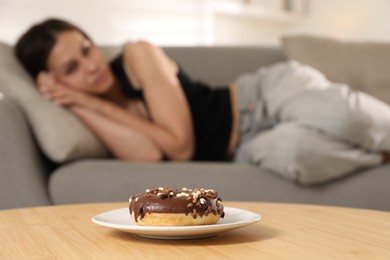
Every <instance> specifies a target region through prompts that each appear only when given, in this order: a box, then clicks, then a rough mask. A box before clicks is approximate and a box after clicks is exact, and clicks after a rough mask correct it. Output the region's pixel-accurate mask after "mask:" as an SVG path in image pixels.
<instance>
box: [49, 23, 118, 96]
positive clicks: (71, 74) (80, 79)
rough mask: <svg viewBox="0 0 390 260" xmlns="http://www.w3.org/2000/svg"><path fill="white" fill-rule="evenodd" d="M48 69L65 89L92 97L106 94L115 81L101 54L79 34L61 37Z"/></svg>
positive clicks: (70, 33)
mask: <svg viewBox="0 0 390 260" xmlns="http://www.w3.org/2000/svg"><path fill="white" fill-rule="evenodd" d="M47 66H48V70H49V72H51V73H52V75H53V76H54V78H55V79H56V80H57V81H58V82H59V83H60V84H63V85H64V86H67V87H69V88H72V89H75V90H80V91H83V92H88V93H92V94H97V95H99V94H105V93H107V92H108V91H109V89H110V88H111V86H112V85H113V82H114V78H113V75H112V73H111V70H110V69H109V66H108V64H107V62H106V61H105V59H104V57H103V56H102V53H101V52H100V50H99V49H98V48H97V47H96V46H95V45H94V44H93V43H92V42H91V41H90V40H88V39H87V38H85V36H84V35H83V34H81V33H80V32H79V31H65V32H62V33H60V34H59V35H58V37H57V41H56V43H55V45H54V47H53V49H52V50H51V51H50V54H49V57H48V60H47Z"/></svg>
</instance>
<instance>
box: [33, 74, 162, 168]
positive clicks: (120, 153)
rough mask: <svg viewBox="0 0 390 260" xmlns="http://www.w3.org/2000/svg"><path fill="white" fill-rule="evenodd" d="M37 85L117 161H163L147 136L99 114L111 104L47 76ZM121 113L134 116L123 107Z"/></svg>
mask: <svg viewBox="0 0 390 260" xmlns="http://www.w3.org/2000/svg"><path fill="white" fill-rule="evenodd" d="M37 83H38V86H39V90H40V92H41V93H42V95H43V96H44V97H46V98H47V99H49V100H51V101H52V102H54V103H56V104H58V105H61V106H66V107H67V108H68V109H69V110H71V111H72V112H73V113H74V114H75V115H76V116H78V117H79V118H80V119H81V120H82V121H83V122H84V123H85V124H86V125H87V126H88V127H89V128H90V129H91V130H92V131H93V132H94V133H95V134H96V135H97V136H98V137H99V138H100V140H101V141H102V142H103V143H104V144H105V145H106V146H107V147H108V148H109V150H110V151H111V152H112V153H113V155H115V156H116V157H117V158H119V159H124V160H132V161H133V160H134V161H158V160H161V159H162V157H163V154H162V152H161V151H160V149H159V148H158V147H157V146H156V145H155V144H154V143H153V142H152V141H151V140H150V138H148V137H147V136H146V135H144V134H142V133H141V132H139V131H136V130H134V129H132V128H131V127H129V126H125V125H124V124H123V123H119V122H117V121H116V120H113V119H112V118H110V116H106V115H103V114H102V113H99V112H98V111H99V110H100V111H101V109H99V108H100V106H102V107H105V106H107V104H110V103H111V102H110V101H107V100H102V99H101V98H99V97H96V96H92V95H89V94H86V93H83V92H80V91H76V90H73V89H70V88H67V87H65V86H62V85H61V84H59V83H58V82H55V80H54V79H53V78H52V77H51V76H50V75H48V74H47V73H44V72H42V73H40V75H39V76H38V80H37ZM112 106H114V107H115V106H116V105H115V104H112ZM117 110H120V111H121V113H127V114H130V113H131V112H130V111H127V110H124V109H122V108H119V107H118V108H117Z"/></svg>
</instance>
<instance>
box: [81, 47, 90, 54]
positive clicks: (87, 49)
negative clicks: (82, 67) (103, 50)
mask: <svg viewBox="0 0 390 260" xmlns="http://www.w3.org/2000/svg"><path fill="white" fill-rule="evenodd" d="M90 52H91V46H84V47H83V48H82V49H81V53H82V54H83V56H84V57H87V56H88V54H89V53H90Z"/></svg>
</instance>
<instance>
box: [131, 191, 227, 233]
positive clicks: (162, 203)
mask: <svg viewBox="0 0 390 260" xmlns="http://www.w3.org/2000/svg"><path fill="white" fill-rule="evenodd" d="M129 210H130V215H131V218H132V219H133V220H134V221H135V222H136V223H137V224H139V225H151V226H157V225H159V226H160V225H161V226H169V225H170V226H172V225H174V226H187V225H207V224H214V223H216V222H217V221H218V220H219V218H221V217H222V218H223V217H224V215H225V213H224V211H223V204H222V200H221V199H220V198H219V197H218V192H216V191H214V190H211V189H203V188H202V189H193V190H192V189H187V188H183V189H181V190H180V189H170V188H161V187H160V188H155V189H147V190H146V191H145V192H144V193H139V194H137V195H132V196H131V197H130V199H129Z"/></svg>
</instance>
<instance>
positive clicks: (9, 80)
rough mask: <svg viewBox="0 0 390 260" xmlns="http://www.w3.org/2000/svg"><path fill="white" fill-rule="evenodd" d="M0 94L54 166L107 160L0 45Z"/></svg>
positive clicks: (72, 118) (102, 150)
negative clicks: (10, 102)
mask: <svg viewBox="0 0 390 260" xmlns="http://www.w3.org/2000/svg"><path fill="white" fill-rule="evenodd" d="M0 57H1V59H0V92H3V93H4V95H6V96H9V97H11V98H13V99H15V100H16V101H17V102H18V103H19V105H20V106H21V107H22V109H23V111H24V113H25V114H26V117H27V119H28V121H29V124H30V126H31V127H32V129H33V131H34V134H35V137H36V138H37V141H38V143H39V145H40V147H41V149H42V150H43V152H44V153H45V155H46V156H47V157H48V158H50V159H51V160H52V161H55V162H65V161H69V160H74V159H78V158H86V157H102V156H107V154H108V153H107V151H106V149H105V147H104V146H103V145H102V143H101V142H100V141H99V140H98V139H97V138H96V137H95V136H94V134H93V133H92V132H91V131H90V130H89V129H88V128H87V127H86V126H85V125H84V124H83V123H82V122H80V121H79V120H78V119H77V118H76V117H75V116H74V115H73V114H72V113H70V112H69V111H68V110H66V109H64V108H62V107H59V106H57V105H54V104H53V103H51V102H49V101H47V100H46V99H44V98H42V97H41V95H40V94H39V92H38V91H37V90H36V88H35V86H34V83H33V81H32V80H31V78H30V77H29V75H28V74H27V73H26V72H25V71H24V70H23V68H22V67H21V66H20V65H19V63H18V61H17V60H16V58H15V57H14V55H13V48H12V47H11V46H9V45H7V44H4V43H0Z"/></svg>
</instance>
